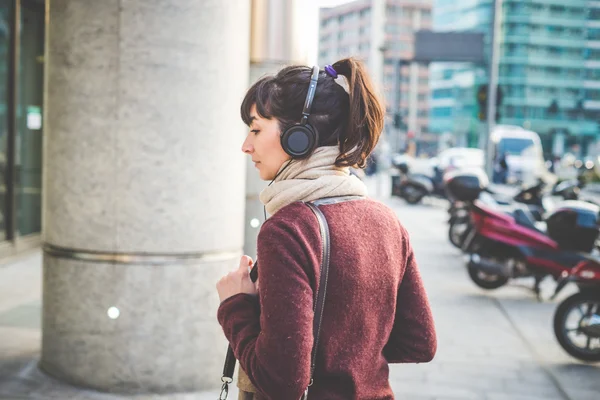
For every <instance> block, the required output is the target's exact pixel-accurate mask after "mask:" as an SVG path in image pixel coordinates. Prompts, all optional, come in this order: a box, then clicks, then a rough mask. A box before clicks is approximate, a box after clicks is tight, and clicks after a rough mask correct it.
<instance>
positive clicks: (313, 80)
mask: <svg viewBox="0 0 600 400" xmlns="http://www.w3.org/2000/svg"><path fill="white" fill-rule="evenodd" d="M318 80H319V66H318V65H315V66H314V67H313V69H312V76H311V77H310V86H309V87H308V93H307V94H306V101H305V102H304V109H303V110H302V120H301V121H300V123H301V124H302V125H306V123H307V122H308V116H309V115H310V109H311V108H312V102H313V99H314V98H315V92H316V91H317V82H318Z"/></svg>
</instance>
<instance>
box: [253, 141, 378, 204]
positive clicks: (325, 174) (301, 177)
mask: <svg viewBox="0 0 600 400" xmlns="http://www.w3.org/2000/svg"><path fill="white" fill-rule="evenodd" d="M339 154H340V152H339V148H338V147H337V146H325V147H318V148H317V149H316V150H315V151H314V153H313V154H312V155H311V156H310V157H309V158H307V159H305V160H293V161H291V162H289V165H288V162H285V163H284V164H283V165H282V167H281V169H280V170H279V172H281V173H280V174H279V176H278V177H277V178H276V179H275V181H274V182H273V183H272V184H271V185H270V186H268V187H267V188H265V189H264V190H263V191H262V192H261V193H260V201H261V202H262V203H263V204H264V205H265V207H266V209H267V212H268V213H269V214H271V215H273V214H275V213H276V212H277V211H279V210H280V209H281V208H283V207H285V206H287V205H288V204H291V203H293V202H295V201H311V200H316V199H321V198H323V197H334V196H367V188H366V186H365V184H364V183H363V182H362V181H361V180H360V179H358V178H357V177H356V176H353V175H350V168H348V167H336V166H335V160H336V158H337V156H338V155H339ZM282 171H283V172H282Z"/></svg>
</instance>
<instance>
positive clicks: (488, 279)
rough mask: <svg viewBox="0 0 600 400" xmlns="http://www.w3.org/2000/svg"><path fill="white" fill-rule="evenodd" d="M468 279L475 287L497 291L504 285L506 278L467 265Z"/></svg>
mask: <svg viewBox="0 0 600 400" xmlns="http://www.w3.org/2000/svg"><path fill="white" fill-rule="evenodd" d="M468 270H469V277H470V278H471V280H472V281H473V282H475V284H476V285H477V286H479V287H480V288H482V289H486V290H494V289H498V288H499V287H502V286H504V285H506V283H507V282H508V278H507V277H505V276H502V275H495V274H488V273H486V272H483V271H481V270H480V269H479V268H477V267H476V266H474V265H472V264H471V263H469V266H468Z"/></svg>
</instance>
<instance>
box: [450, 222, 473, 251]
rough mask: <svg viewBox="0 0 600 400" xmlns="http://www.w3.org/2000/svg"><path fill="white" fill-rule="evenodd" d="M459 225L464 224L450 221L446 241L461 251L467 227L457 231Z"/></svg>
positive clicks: (463, 223)
mask: <svg viewBox="0 0 600 400" xmlns="http://www.w3.org/2000/svg"><path fill="white" fill-rule="evenodd" d="M461 225H465V222H460V221H459V222H456V221H452V222H450V225H449V226H448V239H449V240H450V243H452V245H453V246H454V247H456V248H459V249H462V244H463V242H464V241H465V238H466V237H467V235H468V234H469V227H466V228H464V229H459V228H460V227H461Z"/></svg>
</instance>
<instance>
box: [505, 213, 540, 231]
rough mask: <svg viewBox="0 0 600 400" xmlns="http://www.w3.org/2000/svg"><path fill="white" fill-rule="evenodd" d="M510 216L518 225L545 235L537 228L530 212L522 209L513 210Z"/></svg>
mask: <svg viewBox="0 0 600 400" xmlns="http://www.w3.org/2000/svg"><path fill="white" fill-rule="evenodd" d="M512 216H513V218H514V219H515V222H516V223H517V224H518V225H520V226H523V227H525V228H528V229H531V230H534V231H536V232H539V233H543V234H545V232H544V231H543V230H541V229H540V228H539V227H538V226H537V224H536V220H535V218H534V217H533V215H531V212H529V210H526V209H523V208H516V209H515V210H513V212H512Z"/></svg>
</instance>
